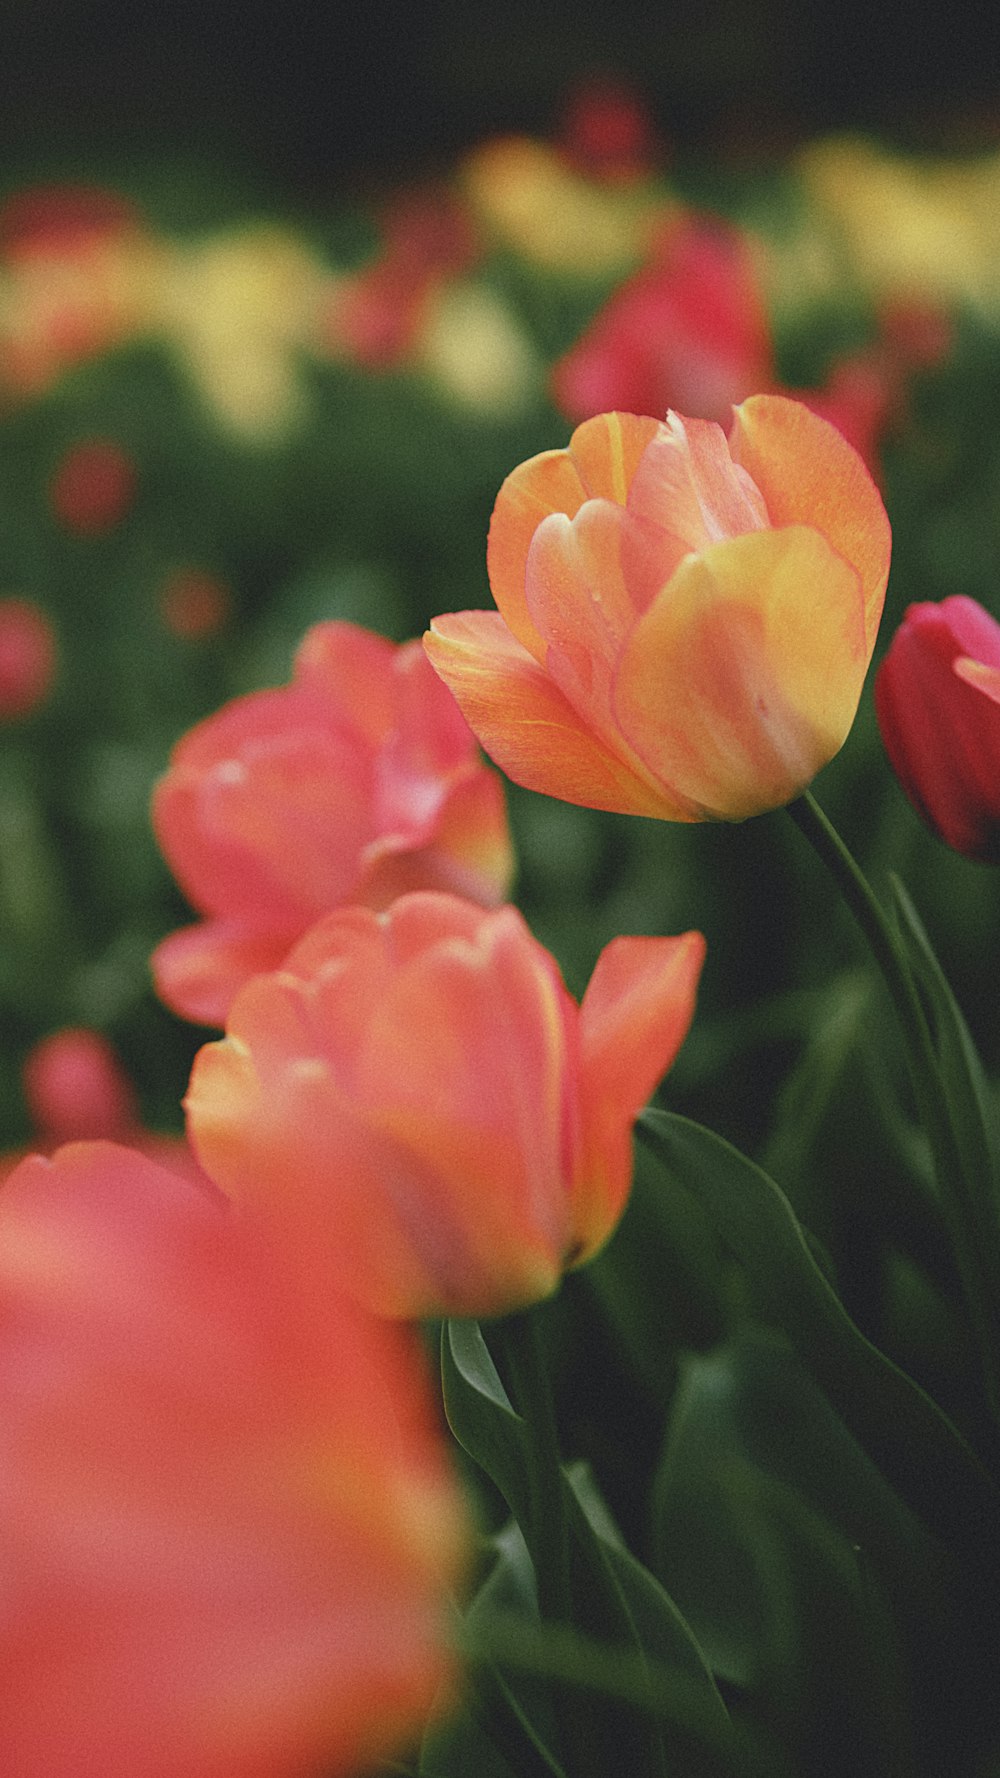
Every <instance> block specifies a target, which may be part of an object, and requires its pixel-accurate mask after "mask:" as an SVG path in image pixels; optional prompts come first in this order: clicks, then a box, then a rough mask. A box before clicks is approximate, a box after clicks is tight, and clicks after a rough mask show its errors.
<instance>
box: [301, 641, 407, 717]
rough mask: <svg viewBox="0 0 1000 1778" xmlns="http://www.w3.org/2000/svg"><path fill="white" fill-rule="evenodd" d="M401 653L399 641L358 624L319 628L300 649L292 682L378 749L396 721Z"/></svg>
mask: <svg viewBox="0 0 1000 1778" xmlns="http://www.w3.org/2000/svg"><path fill="white" fill-rule="evenodd" d="M397 655H398V650H397V648H396V645H395V644H394V643H392V642H388V641H386V638H385V637H384V636H378V635H376V634H375V632H374V631H372V630H364V629H362V628H361V627H360V625H358V624H349V623H338V622H330V623H321V624H314V625H313V627H312V629H311V630H309V631H307V633H306V635H305V636H304V638H303V640H302V642H301V643H300V644H299V647H298V649H297V650H296V654H295V667H294V673H293V683H294V684H295V686H296V687H297V688H298V689H300V690H302V691H303V692H306V693H309V694H310V695H312V696H314V697H318V698H319V699H321V700H322V704H323V707H324V708H325V709H326V710H327V711H330V712H333V711H335V712H336V720H337V723H338V725H339V726H341V727H344V728H350V729H353V730H354V731H355V732H356V733H357V734H359V735H363V736H364V737H365V739H366V740H367V741H368V743H369V745H370V746H372V747H377V746H378V744H379V742H380V741H381V740H382V739H383V737H384V736H385V735H386V734H387V733H388V731H389V730H390V729H391V727H392V723H393V717H394V697H393V676H394V671H395V665H394V664H395V661H396V659H397Z"/></svg>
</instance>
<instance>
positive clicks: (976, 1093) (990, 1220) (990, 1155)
mask: <svg viewBox="0 0 1000 1778" xmlns="http://www.w3.org/2000/svg"><path fill="white" fill-rule="evenodd" d="M890 881H891V888H892V895H893V901H894V905H895V909H896V913H897V915H898V917H899V924H900V929H901V933H902V937H903V941H904V943H905V945H906V949H907V955H908V957H909V959H910V964H911V966H912V968H913V971H914V974H915V975H916V977H917V981H918V982H919V985H920V987H921V989H922V990H923V993H924V995H925V996H926V999H927V1003H928V1006H929V1009H930V1013H931V1018H932V1024H933V1033H934V1038H935V1042H936V1047H937V1052H938V1059H939V1062H940V1066H941V1073H942V1077H943V1081H944V1089H945V1093H946V1095H947V1098H948V1103H949V1106H950V1107H951V1110H952V1114H953V1127H954V1131H955V1136H956V1139H957V1142H958V1146H959V1149H960V1151H961V1155H962V1162H963V1166H964V1168H965V1173H966V1177H967V1179H968V1180H969V1182H970V1184H971V1185H972V1186H973V1188H974V1189H975V1191H976V1194H977V1201H978V1203H979V1205H980V1208H981V1214H982V1218H983V1233H984V1237H985V1238H987V1239H989V1240H991V1242H992V1243H993V1246H994V1248H996V1246H997V1236H998V1229H1000V1131H998V1129H997V1119H996V1114H995V1111H994V1106H993V1102H992V1099H991V1096H990V1089H989V1085H988V1083H987V1080H986V1076H985V1074H984V1072H983V1066H982V1063H981V1061H980V1059H979V1054H978V1052H977V1050H976V1046H975V1044H974V1042H973V1040H972V1034H971V1032H970V1030H969V1027H968V1025H967V1024H966V1022H965V1019H964V1018H963V1016H962V1013H961V1010H960V1008H959V1005H958V1002H957V1001H956V999H955V996H954V994H953V993H952V991H951V987H950V985H949V982H948V978H947V976H946V975H945V973H944V971H943V969H942V968H941V965H940V963H939V962H938V960H937V957H936V956H935V954H934V950H933V947H932V945H931V942H930V939H929V938H928V936H927V933H926V931H925V929H924V926H923V922H922V921H921V919H920V916H919V914H918V913H917V910H916V908H915V907H914V905H913V902H912V901H911V899H910V896H909V894H908V892H907V890H906V888H905V887H904V885H903V884H902V883H901V882H900V880H899V878H898V877H893V878H891V880H890Z"/></svg>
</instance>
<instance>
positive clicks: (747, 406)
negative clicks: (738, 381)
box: [729, 395, 892, 655]
mask: <svg viewBox="0 0 1000 1778" xmlns="http://www.w3.org/2000/svg"><path fill="white" fill-rule="evenodd" d="M729 445H730V449H731V451H732V454H733V457H734V459H735V461H736V462H737V463H741V464H742V465H743V467H744V469H746V470H747V471H748V472H749V474H750V475H751V476H752V477H753V480H754V482H755V483H756V485H757V487H758V488H759V489H760V491H761V493H762V494H763V496H764V499H765V501H766V502H767V510H768V513H769V515H770V519H771V524H772V525H774V526H775V527H776V528H779V527H781V526H783V525H809V526H811V527H812V528H813V529H814V530H816V531H821V532H822V533H823V536H824V537H825V538H826V539H827V541H828V542H829V543H830V544H831V546H832V547H833V549H835V550H836V551H837V553H838V555H841V556H843V557H844V558H845V559H846V560H847V561H848V562H850V563H852V564H853V566H854V567H855V568H856V569H857V571H858V574H859V575H860V577H861V585H862V588H863V592H864V606H865V634H866V638H867V644H868V652H869V655H870V654H871V651H872V649H873V648H874V646H875V637H876V635H877V633H878V626H879V620H880V618H881V616H882V605H883V601H884V599H885V587H886V581H887V579H888V576H889V555H890V551H891V547H892V534H891V532H890V529H889V520H888V518H887V516H886V511H885V507H884V506H883V504H882V497H881V495H880V494H879V491H878V489H877V487H876V486H875V483H874V482H873V480H872V478H871V476H870V475H869V473H868V471H867V469H866V468H865V466H864V464H863V463H862V461H861V459H860V457H859V456H858V454H857V452H856V451H854V450H853V449H852V448H851V446H850V445H849V444H848V443H847V441H846V440H845V439H844V438H842V437H841V435H840V433H839V432H838V431H837V429H836V427H835V426H831V425H830V423H829V422H828V421H827V420H822V419H820V417H819V415H818V414H814V413H811V412H810V411H809V409H808V408H807V407H804V406H803V405H802V403H801V402H798V401H791V400H789V399H788V398H787V397H785V396H782V395H752V396H751V397H750V398H749V400H748V401H744V402H743V403H742V405H741V406H740V407H738V408H737V409H736V417H735V420H734V423H733V428H732V431H731V433H730V435H729Z"/></svg>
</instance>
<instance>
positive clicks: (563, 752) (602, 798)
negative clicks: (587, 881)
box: [424, 611, 689, 821]
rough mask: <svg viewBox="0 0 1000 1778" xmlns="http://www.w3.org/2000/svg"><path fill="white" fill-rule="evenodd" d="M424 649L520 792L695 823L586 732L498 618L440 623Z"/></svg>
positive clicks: (466, 616)
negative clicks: (521, 786) (517, 785)
mask: <svg viewBox="0 0 1000 1778" xmlns="http://www.w3.org/2000/svg"><path fill="white" fill-rule="evenodd" d="M424 646H425V647H426V649H427V653H428V656H429V658H430V661H431V664H432V666H433V667H434V669H435V671H436V672H437V673H439V674H440V676H441V678H442V679H443V680H444V681H445V684H446V685H447V686H448V687H449V689H450V690H451V692H452V694H453V695H454V697H455V698H456V700H457V702H458V705H459V708H460V709H461V710H462V712H463V714H464V715H465V717H466V719H467V721H468V723H469V727H470V728H471V729H472V731H473V733H474V734H475V735H476V736H477V737H478V739H479V741H480V742H481V743H482V745H483V747H485V749H486V751H487V753H489V754H490V756H491V758H493V759H495V760H496V762H497V764H498V765H499V766H500V767H501V768H502V769H503V770H504V771H505V772H506V773H507V774H508V776H509V777H511V778H513V780H514V782H515V783H516V784H523V785H524V786H525V787H526V789H528V790H538V791H541V792H542V793H543V794H544V795H547V796H556V797H561V798H563V800H564V801H566V802H572V803H581V804H583V806H584V807H585V808H591V809H615V810H619V811H621V812H622V813H624V814H630V815H654V816H659V817H660V818H661V819H663V820H667V821H683V820H687V819H689V816H688V815H687V813H686V805H684V804H683V803H678V802H677V800H676V799H674V798H673V797H672V796H671V794H670V793H669V791H667V790H666V789H665V788H664V789H661V788H660V787H658V786H657V784H656V782H655V781H654V780H653V779H652V778H651V777H646V776H643V775H642V773H641V766H640V767H639V769H633V768H632V766H631V765H630V764H629V763H628V762H627V760H626V759H625V758H623V757H621V756H619V755H618V754H616V753H615V752H613V751H612V749H611V748H610V747H609V746H607V745H606V744H605V743H604V742H603V741H602V740H601V739H600V737H598V736H596V735H595V734H594V733H593V732H592V731H591V730H590V729H589V728H588V727H587V725H586V724H585V723H584V722H583V721H582V719H581V718H580V717H579V716H578V715H577V713H576V711H575V710H574V709H573V707H572V705H571V704H570V703H569V701H568V699H567V698H566V697H565V695H564V694H563V693H562V692H561V691H560V689H559V687H558V686H557V685H556V684H555V683H554V682H553V680H552V679H551V678H550V677H549V675H548V674H547V673H546V672H545V670H544V669H543V668H542V667H541V666H539V664H538V662H537V661H536V660H534V659H533V658H532V656H531V655H530V654H529V653H528V651H527V650H526V649H525V648H523V647H522V646H521V645H520V643H519V642H517V641H516V640H515V638H514V637H513V636H512V635H511V633H510V631H509V630H508V629H507V626H506V624H505V623H504V621H503V619H502V618H501V617H500V616H499V615H498V614H497V613H496V612H491V611H465V612H458V613H454V614H450V615H448V616H445V617H439V618H435V620H434V623H433V625H432V626H431V629H430V631H429V632H428V634H427V636H426V637H425V640H424Z"/></svg>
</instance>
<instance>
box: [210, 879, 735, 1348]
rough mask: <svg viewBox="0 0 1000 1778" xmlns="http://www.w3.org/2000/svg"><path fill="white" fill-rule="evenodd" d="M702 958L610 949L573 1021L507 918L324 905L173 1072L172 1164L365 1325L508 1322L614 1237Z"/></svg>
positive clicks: (631, 945) (675, 946) (695, 949)
mask: <svg viewBox="0 0 1000 1778" xmlns="http://www.w3.org/2000/svg"><path fill="white" fill-rule="evenodd" d="M703 955H704V940H703V939H702V937H701V934H700V933H696V932H689V933H686V934H684V935H683V936H682V937H680V938H618V939H615V940H613V941H612V943H611V944H610V945H608V947H607V949H606V950H605V951H604V952H603V953H602V955H601V957H600V959H599V960H598V963H597V967H596V969H595V971H594V974H593V977H592V979H591V982H590V986H589V987H588V989H587V991H586V994H585V995H584V998H583V1003H582V1005H581V1006H579V1007H578V1006H577V1005H576V1002H575V1001H574V1000H573V999H572V998H571V997H570V995H569V994H568V992H567V990H566V988H565V987H564V985H563V982H562V978H561V976H560V974H559V970H558V968H557V966H556V963H555V961H554V959H553V958H552V957H551V956H550V955H549V953H548V952H547V951H546V950H545V949H544V948H543V946H541V945H540V944H538V942H537V941H536V940H535V939H534V938H532V936H531V934H530V932H529V931H528V929H527V927H526V925H525V923H524V921H523V920H522V918H521V916H520V914H519V913H518V912H517V910H516V909H515V908H512V907H506V908H502V909H499V910H497V911H486V910H483V909H481V908H478V907H475V906H474V905H473V904H472V903H470V902H466V901H462V900H459V899H458V898H457V897H454V896H448V895H440V894H433V893H426V894H414V895H407V896H404V897H402V898H401V899H400V900H399V901H397V902H396V903H395V904H394V906H393V907H392V908H390V909H389V911H388V913H386V914H383V915H381V916H378V915H375V914H373V913H371V912H370V911H368V910H366V909H361V908H346V909H344V910H342V911H340V912H337V913H334V914H330V915H329V916H328V917H327V918H326V919H325V920H322V921H320V922H319V923H318V924H317V925H316V926H315V927H314V928H313V930H312V931H311V932H310V933H308V934H307V935H306V937H305V938H304V939H303V940H302V942H301V944H299V945H298V946H296V948H295V950H294V951H293V952H292V953H291V955H290V957H288V959H287V960H286V962H285V964H284V966H283V968H282V969H281V970H280V971H278V972H275V973H273V974H271V975H266V976H259V977H257V978H256V979H255V980H254V981H252V982H250V983H249V984H248V985H247V987H245V988H244V989H243V991H242V992H241V993H240V994H239V995H238V996H237V999H236V1000H235V1002H234V1004H233V1007H232V1009H231V1012H230V1016H229V1021H228V1028H227V1035H226V1038H225V1039H224V1040H223V1041H222V1042H219V1043H212V1044H207V1045H206V1046H205V1047H204V1048H203V1049H202V1050H201V1051H200V1052H199V1054H198V1056H197V1057H196V1058H195V1065H194V1070H193V1072H192V1076H191V1084H190V1088H189V1091H188V1096H187V1100H186V1106H187V1112H188V1130H189V1135H190V1138H191V1142H192V1145H193V1147H194V1149H195V1151H196V1153H197V1155H198V1158H199V1159H200V1161H201V1163H202V1165H203V1166H204V1167H205V1169H206V1170H207V1172H208V1173H209V1175H210V1177H211V1178H213V1179H214V1180H215V1181H216V1183H217V1184H218V1185H220V1186H221V1187H222V1189H223V1190H224V1191H225V1192H227V1193H229V1194H230V1195H231V1196H232V1197H233V1199H234V1200H236V1201H237V1202H239V1203H241V1204H243V1205H252V1206H253V1210H254V1212H255V1214H257V1215H261V1216H270V1217H274V1218H277V1219H278V1221H279V1223H280V1225H281V1227H282V1229H283V1231H285V1233H286V1234H287V1231H288V1229H289V1228H290V1227H291V1225H292V1224H293V1223H295V1222H297V1223H298V1224H299V1227H300V1230H301V1234H302V1238H303V1239H304V1240H305V1242H306V1243H307V1244H308V1245H309V1246H310V1247H312V1246H316V1245H318V1246H321V1247H322V1249H323V1251H324V1253H325V1255H326V1259H327V1263H328V1265H329V1269H330V1273H331V1276H332V1277H333V1278H334V1279H335V1281H336V1282H338V1283H339V1284H341V1285H342V1286H343V1287H344V1288H345V1289H347V1290H349V1291H352V1292H353V1293H354V1294H355V1295H356V1296H357V1297H358V1298H359V1299H360V1300H361V1301H362V1302H363V1303H364V1304H365V1305H366V1306H367V1307H369V1308H372V1309H374V1310H375V1311H376V1312H377V1313H379V1314H385V1315H401V1316H421V1315H430V1314H444V1315H493V1314H501V1313H504V1312H505V1311H507V1310H508V1309H513V1308H517V1307H520V1306H523V1305H525V1304H528V1303H531V1302H533V1301H536V1300H538V1299H540V1298H542V1297H544V1296H547V1295H548V1294H549V1293H550V1292H551V1291H553V1290H554V1289H555V1288H556V1285H557V1284H558V1282H559V1279H560V1277H561V1276H562V1273H563V1271H564V1270H565V1269H566V1268H567V1267H568V1266H574V1265H579V1264H581V1263H582V1262H583V1261H584V1260H586V1259H589V1258H590V1257H591V1255H592V1254H594V1253H595V1252H596V1251H597V1249H598V1248H599V1247H600V1246H601V1245H602V1244H603V1243H604V1242H605V1241H606V1240H607V1239H608V1237H609V1236H610V1234H611V1233H612V1231H613V1229H614V1228H615V1225H616V1223H617V1222H618V1219H619V1217H620V1215H621V1213H622V1210H623V1208H624V1206H625V1202H626V1199H627V1197H628V1192H629V1187H630V1183H631V1172H632V1150H631V1132H632V1124H633V1122H634V1120H635V1117H636V1115H637V1113H638V1111H639V1110H640V1108H641V1106H642V1105H644V1104H645V1102H646V1099H647V1098H648V1097H649V1094H650V1093H651V1092H652V1090H653V1087H654V1086H655V1085H656V1082H657V1081H658V1080H659V1078H660V1076H661V1074H663V1072H664V1071H665V1070H666V1069H667V1068H668V1067H669V1066H670V1064H671V1062H672V1061H673V1059H674V1057H675V1055H676V1054H677V1051H678V1049H679V1048H680V1045H681V1043H682V1041H683V1039H684V1036H685V1034H686V1032H687V1028H688V1025H689V1023H690V1021H691V1017H692V1013H693V1010H694V997H695V990H696V985H697V980H698V975H699V971H700V968H701V964H702V959H703Z"/></svg>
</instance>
